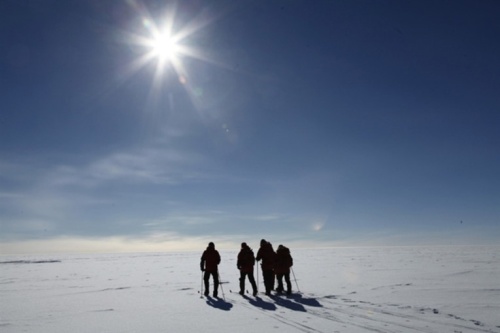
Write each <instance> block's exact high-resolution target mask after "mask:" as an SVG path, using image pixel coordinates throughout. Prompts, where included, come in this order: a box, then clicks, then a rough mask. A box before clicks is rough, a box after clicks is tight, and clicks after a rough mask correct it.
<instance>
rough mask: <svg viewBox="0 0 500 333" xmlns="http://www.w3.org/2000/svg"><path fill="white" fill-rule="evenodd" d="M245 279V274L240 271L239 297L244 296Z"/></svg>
mask: <svg viewBox="0 0 500 333" xmlns="http://www.w3.org/2000/svg"><path fill="white" fill-rule="evenodd" d="M245 277H246V273H243V272H241V271H240V295H244V294H245Z"/></svg>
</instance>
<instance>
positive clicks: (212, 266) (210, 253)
mask: <svg viewBox="0 0 500 333" xmlns="http://www.w3.org/2000/svg"><path fill="white" fill-rule="evenodd" d="M219 264H220V255H219V252H218V251H217V250H216V249H215V248H210V247H208V248H207V249H206V250H205V251H204V252H203V254H202V256H201V262H200V268H201V270H205V271H206V272H210V273H215V272H217V266H218V265H219Z"/></svg>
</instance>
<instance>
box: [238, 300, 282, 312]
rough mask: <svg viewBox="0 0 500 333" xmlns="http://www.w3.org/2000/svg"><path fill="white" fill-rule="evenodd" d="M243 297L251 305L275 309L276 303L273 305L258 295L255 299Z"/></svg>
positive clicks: (270, 309)
mask: <svg viewBox="0 0 500 333" xmlns="http://www.w3.org/2000/svg"><path fill="white" fill-rule="evenodd" d="M243 298H244V299H246V300H247V301H248V302H249V303H250V304H252V305H253V306H256V307H259V308H262V309H264V310H269V311H276V309H277V308H276V305H274V304H273V303H271V302H266V301H264V300H263V299H262V298H260V297H258V296H257V297H255V299H252V298H250V297H248V296H243Z"/></svg>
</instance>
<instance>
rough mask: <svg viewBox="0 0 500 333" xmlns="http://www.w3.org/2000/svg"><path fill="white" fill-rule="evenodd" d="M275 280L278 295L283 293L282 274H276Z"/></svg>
mask: <svg viewBox="0 0 500 333" xmlns="http://www.w3.org/2000/svg"><path fill="white" fill-rule="evenodd" d="M276 278H277V279H278V289H276V291H277V292H278V293H282V292H283V274H282V273H280V274H276Z"/></svg>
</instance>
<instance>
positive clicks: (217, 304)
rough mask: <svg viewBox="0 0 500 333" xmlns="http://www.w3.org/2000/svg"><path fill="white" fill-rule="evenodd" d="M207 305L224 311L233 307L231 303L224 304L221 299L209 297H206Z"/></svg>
mask: <svg viewBox="0 0 500 333" xmlns="http://www.w3.org/2000/svg"><path fill="white" fill-rule="evenodd" d="M207 304H208V305H210V306H211V307H214V308H216V309H219V310H224V311H229V310H231V308H232V307H233V305H232V304H231V303H229V302H226V301H225V300H223V299H222V298H212V297H210V296H208V297H207Z"/></svg>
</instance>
